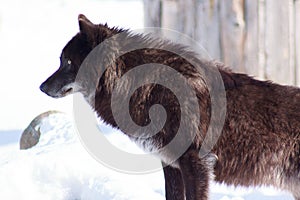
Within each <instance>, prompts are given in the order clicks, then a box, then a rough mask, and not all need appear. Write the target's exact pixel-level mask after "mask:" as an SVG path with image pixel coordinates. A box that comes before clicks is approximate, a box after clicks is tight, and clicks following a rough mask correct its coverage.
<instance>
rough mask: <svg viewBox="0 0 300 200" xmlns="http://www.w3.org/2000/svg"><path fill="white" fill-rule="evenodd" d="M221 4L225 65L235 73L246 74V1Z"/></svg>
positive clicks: (221, 2) (236, 0)
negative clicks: (244, 59)
mask: <svg viewBox="0 0 300 200" xmlns="http://www.w3.org/2000/svg"><path fill="white" fill-rule="evenodd" d="M219 2H220V22H221V30H220V31H221V48H222V57H223V61H224V62H225V64H227V65H230V66H231V67H232V68H233V69H234V71H237V72H245V71H246V69H245V67H244V65H243V64H244V62H243V57H244V52H243V51H244V49H245V48H244V45H245V21H244V0H226V1H219Z"/></svg>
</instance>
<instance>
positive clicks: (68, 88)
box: [40, 14, 118, 98]
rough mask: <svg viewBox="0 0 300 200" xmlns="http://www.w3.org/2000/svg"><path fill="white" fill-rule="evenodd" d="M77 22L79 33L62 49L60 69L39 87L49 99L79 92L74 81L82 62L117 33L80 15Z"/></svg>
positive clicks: (78, 87)
mask: <svg viewBox="0 0 300 200" xmlns="http://www.w3.org/2000/svg"><path fill="white" fill-rule="evenodd" d="M78 21H79V29H80V31H79V33H77V34H76V35H75V36H74V37H73V38H72V39H71V40H70V41H69V42H68V43H67V45H66V46H65V47H64V48H63V50H62V53H61V56H60V67H59V68H58V70H57V71H56V72H54V73H53V74H52V75H51V76H50V77H49V78H48V79H47V80H46V81H45V82H44V83H42V84H41V86H40V89H41V91H43V92H44V93H46V94H47V95H49V96H51V97H54V98H60V97H64V96H66V95H68V94H72V93H75V92H81V88H80V86H79V85H78V84H76V83H75V79H76V75H77V73H78V70H79V68H80V65H81V64H82V62H83V60H84V59H85V58H86V57H87V55H88V54H89V53H90V52H91V51H92V49H93V48H95V47H96V46H97V45H98V44H99V43H101V42H102V41H104V40H105V39H106V38H108V37H111V36H112V35H114V34H116V33H117V32H118V31H117V30H116V29H110V28H108V27H107V25H106V24H105V25H101V24H100V25H95V24H93V23H92V22H91V21H89V20H88V19H87V18H86V17H85V16H84V15H82V14H80V15H79V16H78Z"/></svg>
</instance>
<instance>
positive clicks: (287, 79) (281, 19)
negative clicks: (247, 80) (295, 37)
mask: <svg viewBox="0 0 300 200" xmlns="http://www.w3.org/2000/svg"><path fill="white" fill-rule="evenodd" d="M290 1H293V0H286V1H279V0H277V1H276V0H266V24H265V35H266V37H265V44H266V58H267V59H266V78H267V79H272V80H273V81H275V82H279V83H282V84H293V83H294V82H295V81H294V73H295V68H294V66H292V65H291V64H290V63H291V61H290V53H291V52H290V51H291V49H290V41H289V37H290V31H291V27H290V23H289V12H290V8H289V4H290Z"/></svg>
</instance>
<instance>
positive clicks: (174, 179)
mask: <svg viewBox="0 0 300 200" xmlns="http://www.w3.org/2000/svg"><path fill="white" fill-rule="evenodd" d="M164 176H165V192H166V200H184V199H185V198H184V185H183V180H182V175H181V172H180V170H179V169H176V168H174V167H171V166H166V167H164Z"/></svg>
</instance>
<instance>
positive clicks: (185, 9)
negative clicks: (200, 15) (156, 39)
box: [177, 0, 196, 38]
mask: <svg viewBox="0 0 300 200" xmlns="http://www.w3.org/2000/svg"><path fill="white" fill-rule="evenodd" d="M177 1H178V8H179V13H178V17H179V21H178V23H179V26H180V29H179V30H180V31H181V33H184V34H186V35H188V36H189V37H192V38H193V37H194V32H195V23H196V19H195V14H196V9H195V4H196V0H177Z"/></svg>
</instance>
